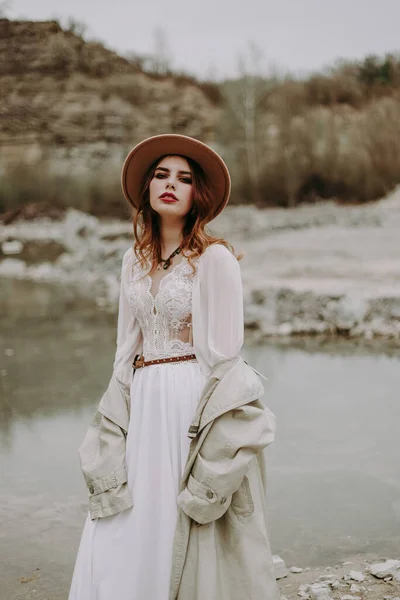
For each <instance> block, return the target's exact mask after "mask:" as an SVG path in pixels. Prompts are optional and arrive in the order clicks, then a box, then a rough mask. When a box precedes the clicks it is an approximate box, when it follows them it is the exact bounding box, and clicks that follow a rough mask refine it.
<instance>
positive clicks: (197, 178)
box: [132, 155, 243, 272]
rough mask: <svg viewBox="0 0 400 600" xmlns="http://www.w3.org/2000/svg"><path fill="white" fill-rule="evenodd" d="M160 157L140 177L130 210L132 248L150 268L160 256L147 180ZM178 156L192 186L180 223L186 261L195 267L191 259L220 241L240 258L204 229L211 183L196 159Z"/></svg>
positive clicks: (157, 218) (156, 216) (209, 211)
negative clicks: (136, 199)
mask: <svg viewBox="0 0 400 600" xmlns="http://www.w3.org/2000/svg"><path fill="white" fill-rule="evenodd" d="M166 156H168V155H166ZM163 158H164V157H163V156H161V157H160V158H158V159H157V160H156V161H155V162H154V163H153V164H152V165H151V166H150V167H149V169H148V171H147V173H146V175H145V177H144V179H143V184H142V188H141V191H140V195H139V203H138V208H137V210H135V211H134V212H133V216H132V221H133V231H134V235H135V240H136V241H135V243H134V246H133V248H134V252H135V255H136V257H137V259H138V260H139V262H140V264H141V266H142V268H145V267H146V265H147V264H148V259H150V261H151V269H150V272H152V271H153V270H154V269H155V268H156V267H157V265H158V264H159V263H160V262H161V258H162V256H161V235H160V216H159V214H158V213H157V212H156V211H155V210H153V208H152V207H151V206H150V182H151V180H152V179H153V177H154V173H155V170H156V168H157V166H158V165H159V164H160V162H161V160H162V159H163ZM182 158H185V159H186V160H187V162H188V164H189V167H190V170H191V173H192V189H193V196H192V199H193V204H192V208H191V209H190V211H189V212H188V214H187V215H186V218H185V222H184V225H183V240H182V243H181V250H182V252H183V253H184V254H185V251H187V252H188V261H189V264H190V265H191V267H192V269H193V271H195V270H196V269H195V266H194V264H193V262H192V260H191V259H195V258H197V257H199V256H201V254H203V252H204V251H205V250H206V248H208V246H211V245H212V244H222V245H223V246H225V247H226V248H228V250H229V251H230V252H232V254H233V255H234V256H235V257H236V258H237V259H238V260H240V259H241V258H242V256H243V255H236V254H235V250H234V248H233V246H232V244H230V243H229V242H227V241H226V240H225V239H223V238H219V237H214V236H212V235H211V234H210V233H209V232H208V231H207V230H206V225H207V223H208V222H209V221H210V220H211V219H210V216H211V215H212V214H213V205H214V199H213V192H212V186H211V184H210V182H209V181H208V180H207V177H206V175H205V173H204V171H203V169H202V168H201V167H200V165H199V164H198V163H197V162H195V161H194V160H192V159H190V158H187V157H186V156H183V157H182ZM211 218H212V217H211ZM139 228H140V232H139Z"/></svg>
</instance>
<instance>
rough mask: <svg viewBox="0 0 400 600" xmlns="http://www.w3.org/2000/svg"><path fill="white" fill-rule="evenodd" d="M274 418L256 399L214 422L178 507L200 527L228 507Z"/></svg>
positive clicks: (270, 432) (267, 436)
mask: <svg viewBox="0 0 400 600" xmlns="http://www.w3.org/2000/svg"><path fill="white" fill-rule="evenodd" d="M274 435H275V416H274V414H273V413H272V412H271V411H270V410H269V409H268V408H267V407H266V406H264V404H263V402H262V401H261V400H260V399H257V400H254V401H253V402H250V403H248V404H245V405H243V406H241V407H239V408H237V409H234V410H231V411H228V412H226V413H224V414H223V415H221V416H220V417H218V418H217V419H215V421H214V422H213V423H212V425H211V427H210V430H209V431H208V433H207V435H206V437H205V439H204V442H203V444H202V446H201V448H200V451H199V452H198V454H197V456H196V459H195V462H194V464H193V467H192V471H191V474H190V475H189V478H188V481H187V485H186V487H185V488H184V489H183V490H182V492H181V493H180V494H179V496H178V505H179V506H180V507H181V508H182V510H183V511H184V512H185V513H186V514H187V515H188V516H189V517H191V518H192V519H193V520H194V521H196V522H197V523H200V524H205V523H209V522H210V521H214V520H216V519H219V518H220V517H221V516H222V515H223V514H224V513H225V512H226V510H227V509H228V508H229V506H230V503H231V500H232V495H233V494H234V493H235V492H236V491H237V490H238V489H239V487H240V485H241V483H242V480H243V477H244V475H245V474H246V472H247V470H248V468H249V463H250V461H251V460H252V459H253V458H254V457H255V456H256V455H257V454H258V453H259V452H261V451H262V450H263V448H265V447H266V446H268V444H270V443H271V442H272V441H273V439H274Z"/></svg>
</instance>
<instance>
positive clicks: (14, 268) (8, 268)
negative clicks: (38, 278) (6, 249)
mask: <svg viewBox="0 0 400 600" xmlns="http://www.w3.org/2000/svg"><path fill="white" fill-rule="evenodd" d="M26 271H27V268H26V264H25V262H24V261H23V260H19V258H6V259H4V260H3V261H2V262H0V275H2V276H3V277H15V278H16V279H18V278H24V277H25V276H26Z"/></svg>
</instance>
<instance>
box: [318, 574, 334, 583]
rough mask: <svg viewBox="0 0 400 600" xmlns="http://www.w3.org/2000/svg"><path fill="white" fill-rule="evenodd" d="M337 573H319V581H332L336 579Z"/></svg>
mask: <svg viewBox="0 0 400 600" xmlns="http://www.w3.org/2000/svg"><path fill="white" fill-rule="evenodd" d="M336 580H337V577H336V575H319V576H318V581H325V582H326V583H331V582H332V581H336Z"/></svg>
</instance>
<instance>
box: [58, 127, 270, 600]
mask: <svg viewBox="0 0 400 600" xmlns="http://www.w3.org/2000/svg"><path fill="white" fill-rule="evenodd" d="M122 186H123V190H124V194H125V196H126V198H127V200H128V202H129V203H130V204H131V205H132V207H133V208H134V233H135V239H136V241H135V244H134V246H133V247H131V248H129V249H128V250H127V252H126V253H125V255H124V257H123V261H122V274H121V288H120V300H119V316H118V332H117V348H116V354H115V361H114V365H113V376H114V378H115V380H116V381H117V382H118V386H120V387H121V386H122V388H124V389H128V390H129V391H128V397H129V404H130V406H129V413H130V417H129V425H128V426H127V435H126V440H125V438H123V440H124V460H125V466H124V468H123V472H125V468H126V480H127V481H126V483H125V486H127V490H124V478H123V477H122V478H121V479H120V480H118V481H117V482H116V483H115V485H114V486H113V485H108V488H107V489H106V486H100V487H98V488H97V490H96V489H94V488H93V486H92V485H89V491H90V492H91V501H92V504H91V515H90V514H89V515H88V518H87V520H86V523H85V527H84V530H83V534H82V539H81V544H80V548H79V552H78V556H77V560H76V564H75V570H74V575H73V581H72V586H71V591H70V596H69V598H70V600H114V599H115V600H168V598H169V594H170V582H171V565H172V563H173V560H174V556H173V544H174V536H175V533H176V523H177V517H178V510H179V507H178V504H177V497H178V494H179V492H180V483H181V478H182V473H183V471H184V468H185V464H186V461H187V458H188V452H189V445H190V438H189V437H188V430H189V428H190V425H191V423H192V420H193V418H194V415H195V413H196V409H197V407H198V403H199V399H200V397H201V395H202V392H203V390H204V386H205V385H206V383H207V381H208V378H209V376H210V373H213V369H214V368H215V365H217V364H219V363H224V362H226V361H230V360H231V359H235V357H237V356H238V355H239V352H240V349H241V346H242V343H243V292H242V283H241V276H240V268H239V262H238V259H237V257H236V256H235V255H234V253H233V249H232V247H231V246H230V245H229V244H228V243H227V242H226V241H225V240H223V239H219V238H215V237H212V236H211V235H209V234H208V233H207V232H206V230H205V226H206V224H207V223H208V222H209V221H211V220H212V219H213V218H214V217H215V216H216V215H217V214H219V213H220V212H221V211H222V209H223V208H224V207H225V205H226V203H227V202H228V199H229V193H230V177H229V173H228V170H227V167H226V165H225V164H224V162H223V161H222V159H221V158H220V156H219V155H218V154H216V153H215V152H214V151H213V150H212V149H211V148H209V147H208V146H206V145H205V144H203V143H201V142H199V141H197V140H194V139H192V138H188V137H185V136H180V135H173V134H171V135H161V136H155V137H152V138H149V139H147V140H145V141H143V142H141V143H140V144H139V145H138V146H136V147H135V148H134V149H133V150H132V151H131V152H130V153H129V155H128V157H127V159H126V161H125V164H124V167H123V172H122ZM132 367H133V368H132ZM143 367H144V368H143ZM109 412H110V411H109ZM104 414H106V415H107V411H106V410H104V411H103V416H102V418H103V419H105V417H104ZM108 416H109V415H108ZM99 418H100V417H99ZM246 419H248V416H246ZM115 421H118V419H115ZM98 422H99V421H97V423H98ZM237 422H239V419H238V420H237ZM107 424H108V425H110V422H109V421H107ZM248 431H250V429H248ZM235 434H236V433H235ZM257 435H259V434H257ZM269 441H271V440H268V441H267V442H266V443H261V442H260V444H259V445H260V447H262V446H265V445H266V444H267V443H269ZM253 442H254V443H253ZM258 443H259V440H252V441H251V444H253V446H254V448H255V447H256V446H257V444H258ZM251 444H250V445H251ZM89 445H90V444H88V447H89ZM103 445H104V446H105V447H107V450H109V447H111V445H112V444H103ZM97 446H99V444H97ZM125 446H126V447H125ZM253 446H252V447H253ZM91 448H92V446H91ZM93 452H94V450H90V453H92V454H91V457H92V456H93ZM87 453H89V451H88V452H87ZM91 460H92V458H91ZM92 462H93V460H92ZM114 473H115V471H113V476H114ZM104 479H105V478H100V477H98V480H97V483H98V482H99V481H100V480H101V483H102V484H103V483H104ZM241 479H243V475H241ZM239 483H240V482H239ZM236 487H237V486H236ZM110 488H114V490H113V489H110ZM204 489H206V488H204ZM96 492H97V493H96ZM99 492H100V493H99ZM125 492H126V493H129V498H130V499H128V500H127V501H125V499H124V494H125ZM112 493H115V494H119V493H121V495H120V496H117V495H116V496H115V498H114V499H113V497H112ZM105 494H108V496H107V498H106V500H104V497H105ZM210 494H211V495H210ZM212 494H213V492H210V491H209V490H208V488H207V495H205V496H204V498H205V499H206V500H201V502H203V503H204V502H206V503H207V502H208V499H209V498H211V497H212ZM126 497H127V496H126V494H125V498H126ZM110 498H111V499H110ZM96 502H100V503H102V504H101V508H100V509H98V504H96ZM210 502H211V500H210ZM223 503H226V504H229V501H228V500H227V498H225V497H223V498H221V502H219V503H218V505H223ZM219 510H220V512H221V510H223V511H225V510H226V508H224V507H223V506H221V509H219ZM96 517H101V518H96ZM240 518H241V516H240ZM238 519H239V517H238ZM204 527H206V525H204ZM262 544H264V542H262ZM263 547H264V546H263ZM254 550H257V549H256V547H254ZM268 565H269V567H270V563H268V564H267V565H265V564H263V568H264V567H265V568H268ZM255 576H256V575H255ZM257 576H258V575H257ZM271 589H273V588H271ZM274 593H275V592H274ZM176 597H177V596H176ZM186 597H187V598H188V600H191V599H192V598H195V597H196V598H197V596H196V595H194V594H193V595H189V594H186V595H184V600H186ZM213 597H214V596H211V595H209V596H208V599H209V600H212V598H213ZM179 598H181V596H179ZM252 598H253V595H249V596H248V597H247V598H246V600H252ZM241 600H245V599H244V598H243V599H241ZM259 600H264V599H261V598H259ZM265 600H267V599H265ZM268 600H272V595H271V596H270V598H269V599H268Z"/></svg>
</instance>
